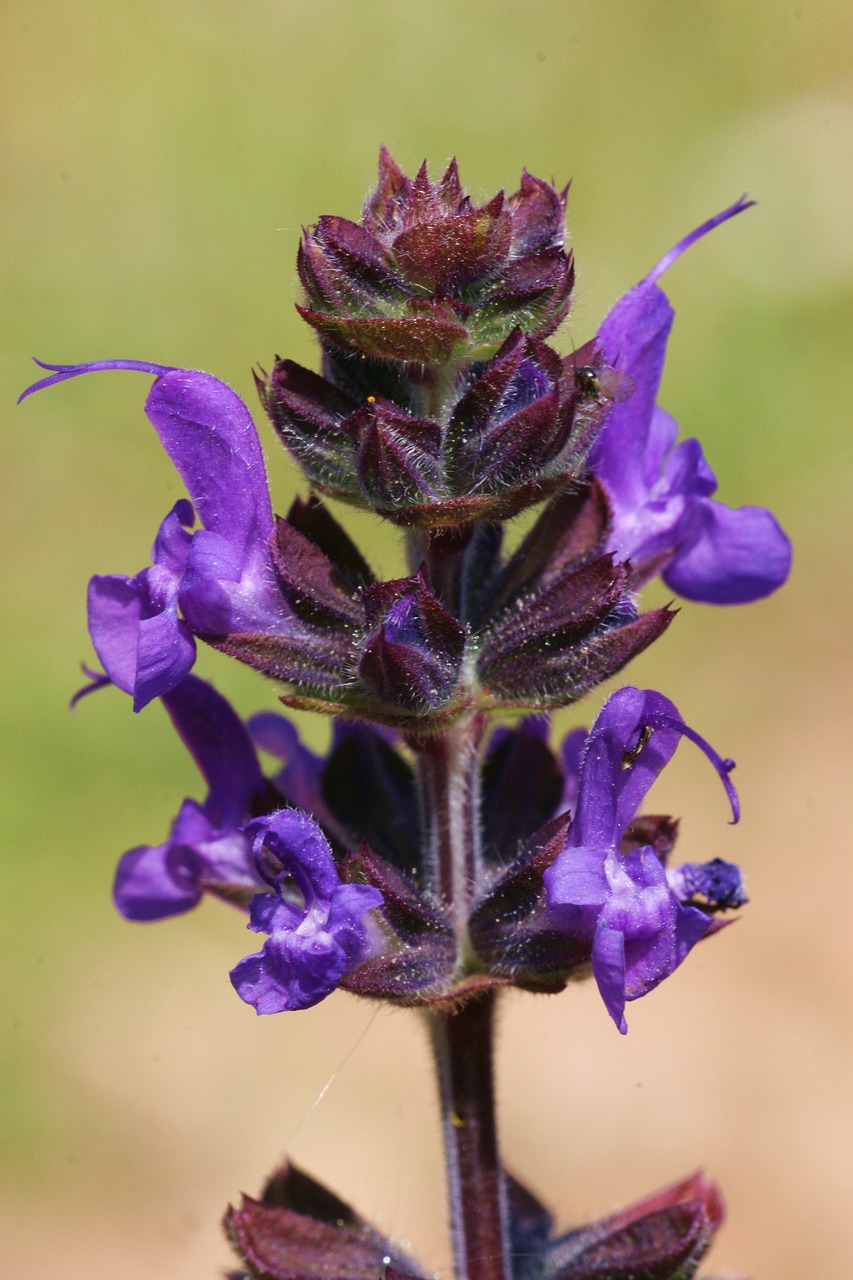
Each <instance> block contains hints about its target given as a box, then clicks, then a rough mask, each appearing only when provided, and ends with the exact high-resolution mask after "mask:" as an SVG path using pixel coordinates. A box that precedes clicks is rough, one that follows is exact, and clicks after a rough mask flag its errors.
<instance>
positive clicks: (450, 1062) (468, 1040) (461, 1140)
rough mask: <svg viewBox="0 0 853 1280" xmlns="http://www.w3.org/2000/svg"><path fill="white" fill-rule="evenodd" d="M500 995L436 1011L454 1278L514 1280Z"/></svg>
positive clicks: (435, 1046)
mask: <svg viewBox="0 0 853 1280" xmlns="http://www.w3.org/2000/svg"><path fill="white" fill-rule="evenodd" d="M495 1001H496V994H495V992H494V991H489V992H487V993H486V994H484V995H481V996H477V997H476V998H475V999H473V1000H469V1001H468V1003H467V1004H465V1005H463V1006H462V1007H461V1008H460V1009H457V1010H456V1011H455V1012H451V1013H448V1012H441V1013H435V1014H431V1015H430V1024H431V1030H432V1044H433V1052H434V1054H435V1063H436V1071H437V1074H438V1084H439V1095H440V1098H441V1117H442V1131H443V1136H444V1150H445V1161H446V1166H447V1183H448V1192H449V1198H450V1223H451V1238H452V1242H453V1258H454V1280H510V1277H511V1269H510V1252H509V1235H508V1229H507V1205H506V1186H505V1179H504V1174H503V1170H502V1169H501V1165H500V1157H499V1154H498V1138H497V1125H496V1120H495V1093H494V1076H493V1070H492V1057H493V1034H494V1010H495Z"/></svg>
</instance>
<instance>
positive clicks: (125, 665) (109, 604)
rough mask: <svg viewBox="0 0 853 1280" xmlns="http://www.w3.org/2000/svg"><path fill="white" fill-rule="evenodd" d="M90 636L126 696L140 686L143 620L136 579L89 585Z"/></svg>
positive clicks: (99, 579) (113, 578) (105, 580)
mask: <svg viewBox="0 0 853 1280" xmlns="http://www.w3.org/2000/svg"><path fill="white" fill-rule="evenodd" d="M88 606H89V634H90V636H91V637H92V644H93V645H94V646H95V652H96V653H97V655H98V657H99V658H100V660H101V665H102V666H103V668H104V670H105V671H106V673H107V675H108V676H109V678H110V680H112V682H113V684H114V685H117V687H118V688H119V689H121V690H122V691H123V692H124V693H130V694H132V693H133V691H134V687H135V685H136V645H137V640H138V636H139V620H140V617H141V616H142V604H141V600H140V588H139V586H138V585H137V583H136V581H135V580H134V579H133V578H120V577H117V576H115V575H112V576H109V577H94V578H92V579H90V581H89V595H88Z"/></svg>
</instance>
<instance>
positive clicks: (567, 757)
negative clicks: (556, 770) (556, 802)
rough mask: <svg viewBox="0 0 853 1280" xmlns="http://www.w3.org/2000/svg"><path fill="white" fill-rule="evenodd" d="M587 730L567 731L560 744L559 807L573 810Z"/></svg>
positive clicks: (575, 803)
mask: <svg viewBox="0 0 853 1280" xmlns="http://www.w3.org/2000/svg"><path fill="white" fill-rule="evenodd" d="M586 740H587V730H586V729H573V730H572V731H571V733H567V734H566V736H565V738H564V739H563V741H562V743H561V745H560V758H561V761H562V765H563V779H564V781H563V798H562V801H561V803H560V809H561V811H562V810H571V811H572V812H574V811H575V809H576V808H577V803H578V792H579V790H580V772H581V760H582V758H583V752H584V747H585V746H586Z"/></svg>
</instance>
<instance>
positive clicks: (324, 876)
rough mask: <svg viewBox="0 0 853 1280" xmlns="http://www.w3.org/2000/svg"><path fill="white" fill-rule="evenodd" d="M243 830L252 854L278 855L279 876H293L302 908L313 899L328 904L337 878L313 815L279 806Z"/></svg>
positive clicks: (331, 859)
mask: <svg viewBox="0 0 853 1280" xmlns="http://www.w3.org/2000/svg"><path fill="white" fill-rule="evenodd" d="M245 830H246V834H247V835H248V837H249V839H250V840H251V841H252V842H253V844H254V848H255V856H256V858H257V857H259V856H260V854H261V851H262V850H263V849H267V850H269V852H270V853H271V854H272V855H273V856H274V857H275V858H277V859H278V861H279V862H280V863H281V865H282V872H281V878H285V877H287V876H290V877H291V878H292V879H293V881H294V882H295V884H296V885H297V887H298V889H299V891H300V893H302V895H303V897H304V899H305V906H306V909H308V910H310V909H311V908H312V907H313V906H314V904H315V903H319V904H320V905H321V906H323V907H325V908H328V905H329V902H330V901H331V897H332V894H333V893H334V892H335V890H336V889H338V888H339V887H340V884H341V878H340V876H339V875H338V872H337V868H336V867H335V862H334V859H333V857H332V851H331V849H330V848H329V842H328V840H327V839H326V837H325V836H324V835H323V832H322V831H321V830H320V828H319V826H318V825H317V823H316V822H315V821H314V820H313V818H310V817H309V816H308V814H307V813H301V812H300V811H299V810H298V809H280V810H279V811H278V812H277V813H272V814H270V815H269V816H268V817H265V818H255V819H254V821H252V822H250V823H249V824H248V826H247V827H246V828H245Z"/></svg>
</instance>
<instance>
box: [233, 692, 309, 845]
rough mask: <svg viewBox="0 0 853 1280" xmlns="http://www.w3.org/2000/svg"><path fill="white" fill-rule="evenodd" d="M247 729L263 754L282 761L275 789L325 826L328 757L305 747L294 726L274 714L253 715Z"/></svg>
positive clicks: (290, 802)
mask: <svg viewBox="0 0 853 1280" xmlns="http://www.w3.org/2000/svg"><path fill="white" fill-rule="evenodd" d="M247 728H248V730H249V733H250V734H251V737H252V741H253V742H254V743H255V745H256V746H257V747H259V748H260V750H261V751H266V752H268V753H269V754H270V755H273V756H277V757H278V759H279V760H281V761H282V768H281V769H280V770H279V772H278V773H277V774H276V775H275V777H274V778H273V782H274V783H275V787H276V790H277V791H278V792H279V793H280V794H281V795H282V796H283V798H284V799H285V800H286V801H287V802H288V804H291V805H293V806H294V807H295V808H297V809H305V810H306V811H307V812H308V813H310V814H311V815H312V817H314V818H316V819H317V820H318V821H320V822H322V823H323V824H324V825H326V822H327V819H328V809H327V805H326V802H325V800H324V799H323V791H322V787H321V776H322V773H323V769H324V767H325V764H326V760H325V757H323V756H319V755H315V753H314V752H313V751H310V750H309V749H308V747H305V746H303V745H302V743H301V742H300V741H299V733H298V732H297V729H296V727H295V725H292V724H291V723H290V721H289V720H287V719H285V717H284V716H280V715H277V714H276V712H274V711H261V712H259V713H258V715H255V716H252V717H251V719H250V720H249V721H248V724H247Z"/></svg>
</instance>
